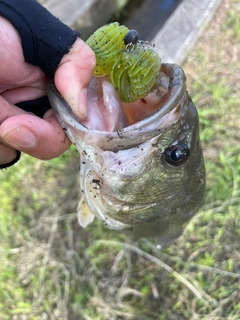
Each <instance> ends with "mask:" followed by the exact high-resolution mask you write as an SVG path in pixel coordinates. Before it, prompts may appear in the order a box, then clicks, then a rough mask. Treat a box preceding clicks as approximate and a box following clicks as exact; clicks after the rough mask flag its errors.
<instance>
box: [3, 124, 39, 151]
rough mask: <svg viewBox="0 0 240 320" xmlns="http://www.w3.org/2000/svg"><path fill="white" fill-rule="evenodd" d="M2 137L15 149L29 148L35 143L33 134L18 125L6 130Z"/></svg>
mask: <svg viewBox="0 0 240 320" xmlns="http://www.w3.org/2000/svg"><path fill="white" fill-rule="evenodd" d="M2 139H4V140H5V141H6V142H7V143H8V144H10V145H11V146H14V147H15V148H16V149H30V148H33V147H34V146H35V145H36V141H37V140H36V137H35V135H34V134H33V133H32V132H31V131H30V130H29V129H28V128H26V127H23V126H19V127H17V128H15V129H13V130H11V131H8V132H6V133H5V134H4V135H3V136H2Z"/></svg>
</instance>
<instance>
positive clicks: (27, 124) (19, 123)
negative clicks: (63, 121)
mask: <svg viewBox="0 0 240 320" xmlns="http://www.w3.org/2000/svg"><path fill="white" fill-rule="evenodd" d="M0 139H1V140H2V142H3V143H4V144H6V145H8V146H10V147H12V148H14V149H16V150H19V151H22V152H25V153H27V154H29V155H31V156H33V157H35V158H39V159H42V160H49V159H52V158H55V157H58V156H59V155H61V154H62V153H63V152H65V151H66V150H67V149H68V147H69V146H70V141H69V139H68V138H67V137H66V135H65V132H64V131H63V130H62V128H61V127H60V125H59V123H58V121H57V119H56V118H55V116H54V114H53V111H52V110H49V111H47V112H46V114H45V116H44V119H41V118H38V117H37V116H34V115H30V114H21V115H18V116H13V117H10V118H8V119H6V120H5V121H4V122H3V123H2V124H1V126H0Z"/></svg>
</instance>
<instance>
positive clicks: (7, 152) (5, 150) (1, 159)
mask: <svg viewBox="0 0 240 320" xmlns="http://www.w3.org/2000/svg"><path fill="white" fill-rule="evenodd" d="M15 158H16V150H14V149H12V148H11V147H8V146H6V145H4V144H2V143H0V166H1V165H4V164H8V163H10V162H12V161H13V160H14V159H15Z"/></svg>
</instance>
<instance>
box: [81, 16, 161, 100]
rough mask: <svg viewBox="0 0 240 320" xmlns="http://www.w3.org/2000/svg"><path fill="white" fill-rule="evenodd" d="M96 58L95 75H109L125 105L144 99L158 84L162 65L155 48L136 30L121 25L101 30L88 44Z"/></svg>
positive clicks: (110, 25) (115, 24)
mask: <svg viewBox="0 0 240 320" xmlns="http://www.w3.org/2000/svg"><path fill="white" fill-rule="evenodd" d="M86 43H87V44H88V45H89V46H90V47H91V48H92V49H93V51H94V53H95V55H96V61H97V63H96V67H95V69H94V76H97V77H102V76H105V75H108V76H109V80H110V82H111V83H112V84H113V86H114V87H115V88H116V90H117V92H118V94H119V97H120V99H121V100H122V101H123V102H126V103H128V102H133V101H137V100H141V99H142V98H144V97H145V96H146V95H147V94H148V93H149V92H150V91H151V89H152V88H153V86H154V84H155V83H156V80H157V76H158V70H159V69H160V66H161V60H160V57H159V55H158V54H157V53H156V52H155V51H154V49H153V47H152V46H151V45H150V44H149V43H148V42H144V41H139V40H138V33H137V32H136V31H135V30H128V28H127V27H125V26H120V25H119V23H118V22H114V23H111V24H109V25H105V26H103V27H101V28H99V29H98V30H97V31H95V32H94V34H93V35H92V36H91V37H90V38H89V39H88V40H87V41H86Z"/></svg>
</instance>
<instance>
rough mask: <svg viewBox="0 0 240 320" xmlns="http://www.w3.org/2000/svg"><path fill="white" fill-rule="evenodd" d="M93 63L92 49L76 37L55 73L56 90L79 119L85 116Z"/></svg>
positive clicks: (94, 60)
mask: <svg viewBox="0 0 240 320" xmlns="http://www.w3.org/2000/svg"><path fill="white" fill-rule="evenodd" d="M95 65H96V58H95V55H94V52H93V51H92V49H91V48H90V47H89V46H87V44H86V43H85V42H84V41H83V40H81V39H77V40H76V42H75V43H74V45H73V47H72V49H71V51H70V52H69V53H68V54H66V55H65V56H64V57H63V59H62V60H61V62H60V65H59V67H58V69H57V71H56V73H55V77H54V81H55V84H56V87H57V89H58V91H59V92H60V93H61V95H62V96H63V98H64V100H65V101H66V102H67V103H68V104H69V106H70V107H71V108H72V109H73V112H74V113H75V114H76V115H77V116H78V117H79V118H80V120H84V119H86V117H87V88H88V86H89V83H90V80H91V78H92V73H93V70H94V68H95Z"/></svg>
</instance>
